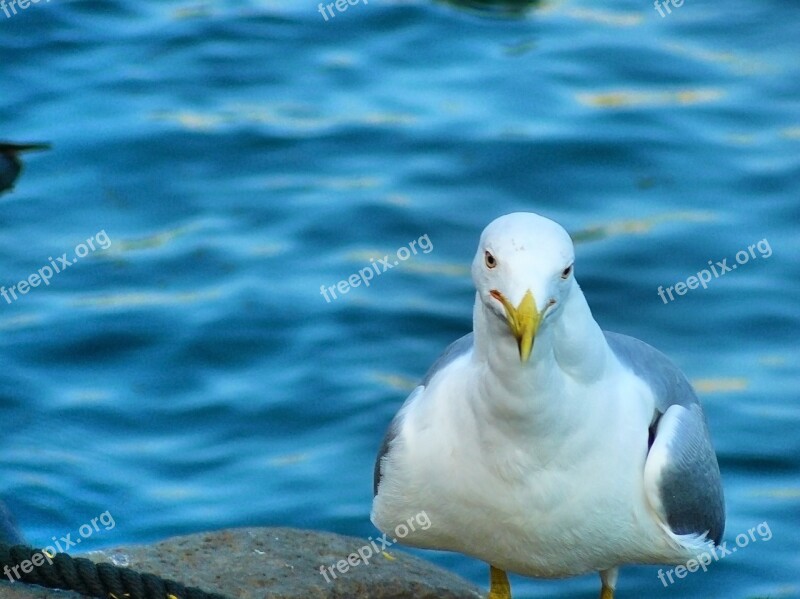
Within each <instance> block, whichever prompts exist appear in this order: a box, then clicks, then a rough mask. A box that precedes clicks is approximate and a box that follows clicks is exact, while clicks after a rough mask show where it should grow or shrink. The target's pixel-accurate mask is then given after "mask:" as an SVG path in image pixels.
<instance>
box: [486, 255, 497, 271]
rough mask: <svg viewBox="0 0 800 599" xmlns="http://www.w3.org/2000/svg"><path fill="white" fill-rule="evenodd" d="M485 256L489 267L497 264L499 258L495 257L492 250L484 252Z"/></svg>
mask: <svg viewBox="0 0 800 599" xmlns="http://www.w3.org/2000/svg"><path fill="white" fill-rule="evenodd" d="M483 258H484V260H485V261H486V267H487V268H494V267H495V266H497V260H495V259H494V256H492V254H491V252H486V253H484V254H483Z"/></svg>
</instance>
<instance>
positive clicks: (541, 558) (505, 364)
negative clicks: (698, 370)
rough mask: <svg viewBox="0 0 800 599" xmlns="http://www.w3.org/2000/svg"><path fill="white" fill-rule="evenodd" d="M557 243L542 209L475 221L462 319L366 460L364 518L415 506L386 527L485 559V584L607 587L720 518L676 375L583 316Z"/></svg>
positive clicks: (607, 591)
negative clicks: (465, 324)
mask: <svg viewBox="0 0 800 599" xmlns="http://www.w3.org/2000/svg"><path fill="white" fill-rule="evenodd" d="M574 259H575V252H574V247H573V243H572V240H571V239H570V237H569V235H568V234H567V232H566V231H565V230H564V229H563V228H562V227H561V226H560V225H559V224H557V223H556V222H554V221H552V220H549V219H547V218H545V217H543V216H540V215H537V214H532V213H514V214H507V215H505V216H501V217H500V218H498V219H496V220H495V221H493V222H492V223H490V224H489V226H487V227H486V229H484V231H483V234H482V235H481V238H480V242H479V244H478V250H477V252H476V254H475V258H474V260H473V262H472V280H473V282H474V284H475V288H476V294H475V306H474V309H473V332H471V333H469V334H468V335H466V336H464V337H462V338H461V339H459V340H457V341H456V342H454V343H453V344H452V345H450V347H448V348H447V350H446V351H445V352H444V353H443V354H442V356H441V357H440V358H439V359H438V360H437V361H436V362H435V363H434V364H433V366H432V367H431V368H430V370H429V371H428V373H427V374H426V375H425V377H424V378H423V379H422V382H421V383H420V384H419V385H418V386H417V387H416V388H415V389H414V390H413V391H412V393H411V394H410V395H409V397H408V399H407V400H406V401H405V403H404V404H403V405H402V407H401V408H400V410H399V412H398V413H397V415H396V416H395V417H394V419H393V420H392V422H391V424H390V425H389V429H388V431H387V433H386V436H385V438H384V440H383V443H382V446H381V448H380V450H379V452H378V457H377V460H376V462H375V470H374V489H373V490H374V499H373V504H372V513H371V519H372V522H373V523H374V524H375V526H376V527H377V528H378V529H380V530H381V531H382V532H386V533H390V534H391V533H392V532H393V531H397V530H401V529H399V528H398V526H399V525H401V524H406V523H407V522H408V520H409V518H410V517H413V516H414V514H418V513H420V512H422V511H425V512H426V514H427V516H428V518H429V520H430V522H431V526H430V527H429V528H428V529H426V530H420V529H419V528H417V529H416V530H409V527H408V526H404V530H407V531H408V534H406V535H403V538H401V539H399V541H400V542H403V543H405V544H408V545H410V546H414V547H421V548H426V549H439V550H447V551H455V552H459V553H463V554H466V555H470V556H472V557H475V558H477V559H479V560H482V561H484V562H487V563H488V564H489V566H490V568H489V579H490V592H489V599H510V597H511V587H510V584H509V582H508V577H507V575H506V572H513V573H516V574H520V575H524V576H532V577H541V578H565V577H571V576H578V575H582V574H586V573H591V572H597V573H599V575H600V579H601V584H602V587H601V592H600V598H601V599H613V597H614V590H615V588H616V585H617V578H618V574H619V568H620V566H623V565H626V564H680V563H686V562H688V560H690V559H693V558H697V557H698V556H699V555H701V554H702V553H703V552H704V551H707V550H708V551H710V550H711V548H712V547H713V546H714V545H715V544H719V543H720V541H721V539H722V534H723V531H724V528H725V504H724V498H723V491H722V484H721V480H720V471H719V465H718V463H717V458H716V455H715V453H714V449H713V446H712V444H711V440H710V438H709V431H708V426H707V424H706V419H705V416H704V414H703V410H702V408H701V406H700V403H699V402H698V399H697V396H696V395H695V393H694V391H693V389H692V386H691V384H690V383H689V381H688V380H687V379H686V376H685V375H684V374H683V373H682V372H681V371H680V370H679V369H678V368H677V367H676V366H675V365H674V364H673V363H672V362H671V361H670V360H669V359H668V358H667V357H666V356H665V355H664V354H662V353H661V352H659V351H658V350H656V349H654V348H653V347H651V346H650V345H648V344H646V343H644V342H643V341H640V340H639V339H636V338H634V337H629V336H626V335H621V334H618V333H611V332H606V331H603V330H602V329H601V328H600V326H599V325H598V324H597V322H596V321H595V319H594V317H593V316H592V312H591V310H590V309H589V305H588V303H587V301H586V298H585V297H584V295H583V292H582V291H581V288H580V287H579V286H578V283H577V281H576V278H575V268H574ZM411 528H413V527H411ZM397 536H400V535H397Z"/></svg>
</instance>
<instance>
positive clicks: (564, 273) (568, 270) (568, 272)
mask: <svg viewBox="0 0 800 599" xmlns="http://www.w3.org/2000/svg"><path fill="white" fill-rule="evenodd" d="M571 274H572V264H570V265H569V266H567V267H566V268H565V269H564V270H562V271H561V278H562V279H567V278H569V275H571Z"/></svg>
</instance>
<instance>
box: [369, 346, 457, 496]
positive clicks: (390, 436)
mask: <svg viewBox="0 0 800 599" xmlns="http://www.w3.org/2000/svg"><path fill="white" fill-rule="evenodd" d="M472 337H473V335H472V333H469V334H467V335H464V336H463V337H461V338H460V339H458V340H456V341H454V342H453V343H451V344H450V345H449V346H448V347H447V349H445V350H444V353H442V355H441V356H439V359H437V360H436V362H434V363H433V366H431V367H430V368H429V369H428V372H427V373H426V374H425V376H424V377H423V378H422V382H421V383H420V384H419V385H418V386H417V388H416V389H414V390H413V391H412V392H411V395H409V396H408V398H407V399H406V400H405V402H403V406H402V407H401V408H400V410H399V411H398V413H397V415H396V416H395V417H394V418H393V419H392V422H391V423H390V424H389V429H388V430H387V431H386V434H385V435H384V436H383V441H382V442H381V447H380V449H379V450H378V457H377V458H376V459H375V470H374V472H373V477H372V493H373V496H374V495H377V494H378V486H379V485H380V483H381V476H382V472H381V465H382V463H383V458H384V457H386V455H387V454H388V453H389V450H390V449H391V445H392V441H394V438H395V437H396V436H397V435H398V433H399V432H400V422H401V420H402V414H403V407H405V406H407V405H408V404H410V403H412V402H413V401H414V400H415V399H416V398H417V397H419V395H420V394H421V393H422V392H423V391H424V390H425V387H427V386H428V384H429V383H430V382H431V379H433V377H434V376H435V375H436V373H438V372H440V371H441V370H443V369H444V368H445V367H446V366H447V365H448V364H450V363H451V362H452V361H453V360H455V359H457V358H460V357H461V356H463V355H464V354H465V353H467V352H469V351H470V350H471V349H472Z"/></svg>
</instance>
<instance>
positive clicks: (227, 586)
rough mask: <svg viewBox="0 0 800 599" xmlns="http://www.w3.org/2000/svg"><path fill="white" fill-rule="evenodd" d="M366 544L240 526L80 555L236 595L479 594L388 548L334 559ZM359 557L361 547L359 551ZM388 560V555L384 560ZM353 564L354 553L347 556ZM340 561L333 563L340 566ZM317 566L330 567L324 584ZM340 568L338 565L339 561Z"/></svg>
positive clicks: (19, 597) (65, 597)
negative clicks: (343, 562) (346, 562)
mask: <svg viewBox="0 0 800 599" xmlns="http://www.w3.org/2000/svg"><path fill="white" fill-rule="evenodd" d="M368 546H369V541H368V540H366V539H359V538H356V537H345V536H342V535H337V534H333V533H328V532H317V531H311V530H298V529H293V528H241V529H230V530H222V531H216V532H209V533H198V534H193V535H187V536H181V537H174V538H171V539H167V540H165V541H162V542H160V543H156V544H154V545H133V546H123V547H115V548H112V549H106V550H103V551H94V552H91V553H88V554H84V555H83V556H82V557H87V558H89V559H91V560H93V561H95V562H100V561H105V562H109V563H114V564H116V565H125V566H127V567H130V568H133V569H136V570H139V571H143V572H152V573H153V574H157V575H159V576H162V577H164V578H172V579H174V580H177V581H179V582H182V583H183V584H185V585H187V586H195V587H199V588H201V589H203V590H204V591H208V592H217V593H223V594H225V595H227V596H228V597H231V598H237V599H266V598H270V599H480V598H481V597H482V596H483V595H482V594H481V593H480V591H479V590H478V589H477V588H476V587H475V586H473V585H472V584H470V583H469V582H467V581H465V580H463V579H461V578H459V577H458V576H456V575H454V574H452V573H450V572H447V571H446V570H442V569H441V568H438V567H436V566H433V565H432V564H430V563H428V562H426V561H424V560H422V559H419V558H416V557H413V556H411V555H408V554H407V553H404V552H403V551H402V550H396V549H395V548H394V547H392V548H391V549H389V550H388V552H387V553H388V554H389V557H387V556H385V555H383V554H378V555H373V556H372V557H371V558H370V557H368V561H369V563H368V564H367V563H363V562H362V561H361V560H360V558H359V561H358V562H357V565H355V566H348V567H347V571H346V572H344V573H341V572H339V571H338V570H337V569H336V564H337V563H339V562H340V561H341V560H347V557H348V556H349V555H353V554H356V556H357V553H358V550H359V549H361V548H363V547H368ZM362 552H363V553H364V554H365V555H366V553H367V552H366V550H363V551H362ZM392 558H393V559H392ZM351 561H352V562H353V563H356V560H355V559H354V558H351ZM340 565H341V564H340ZM320 566H325V567H326V571H327V567H328V566H333V572H334V573H335V574H336V578H335V579H334V578H333V576H332V575H331V573H330V572H329V571H327V572H328V578H329V580H330V582H326V580H325V578H324V577H323V576H322V574H320ZM341 569H342V570H344V569H345V568H344V565H342V568H341ZM6 598H8V599H80V598H81V596H80V595H78V594H75V593H64V592H61V591H52V590H48V589H42V588H40V587H35V586H28V585H23V584H19V583H15V584H13V585H12V584H10V583H9V582H5V583H2V584H0V599H6Z"/></svg>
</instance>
